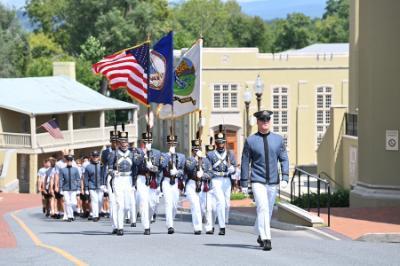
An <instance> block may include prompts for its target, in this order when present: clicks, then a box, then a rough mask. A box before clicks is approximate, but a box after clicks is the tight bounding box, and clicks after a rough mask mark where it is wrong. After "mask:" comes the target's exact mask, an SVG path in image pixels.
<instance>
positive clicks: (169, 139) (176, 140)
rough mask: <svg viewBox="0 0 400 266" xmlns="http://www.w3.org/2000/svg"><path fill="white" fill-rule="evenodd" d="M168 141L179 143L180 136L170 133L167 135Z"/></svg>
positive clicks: (169, 142)
mask: <svg viewBox="0 0 400 266" xmlns="http://www.w3.org/2000/svg"><path fill="white" fill-rule="evenodd" d="M167 143H168V144H177V143H178V137H177V136H174V135H168V136H167Z"/></svg>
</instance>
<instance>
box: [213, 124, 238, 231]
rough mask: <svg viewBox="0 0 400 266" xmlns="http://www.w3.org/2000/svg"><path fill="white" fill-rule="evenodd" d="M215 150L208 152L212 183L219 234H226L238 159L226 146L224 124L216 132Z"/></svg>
mask: <svg viewBox="0 0 400 266" xmlns="http://www.w3.org/2000/svg"><path fill="white" fill-rule="evenodd" d="M214 137H215V146H216V149H215V150H214V151H210V152H208V153H207V159H208V160H209V161H210V163H211V165H212V172H211V178H212V179H211V183H212V186H213V190H214V196H215V200H216V211H217V216H218V224H219V230H220V231H219V235H225V224H226V223H227V222H228V220H229V208H230V201H231V175H232V174H234V173H235V169H236V159H235V156H234V155H233V152H232V151H230V150H227V149H226V148H225V145H226V139H225V133H223V132H222V125H220V126H219V132H218V133H217V134H215V136H214Z"/></svg>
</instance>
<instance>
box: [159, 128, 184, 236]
mask: <svg viewBox="0 0 400 266" xmlns="http://www.w3.org/2000/svg"><path fill="white" fill-rule="evenodd" d="M167 144H168V147H169V150H168V152H165V153H162V154H161V158H160V166H161V171H162V179H161V189H162V192H163V193H164V199H165V222H166V225H167V229H168V234H173V233H174V232H175V230H174V218H175V215H176V210H177V208H178V201H179V188H178V182H179V181H180V180H183V174H184V173H183V168H184V165H185V155H183V154H182V153H177V152H176V151H175V148H176V145H177V144H178V138H177V136H174V135H168V136H167Z"/></svg>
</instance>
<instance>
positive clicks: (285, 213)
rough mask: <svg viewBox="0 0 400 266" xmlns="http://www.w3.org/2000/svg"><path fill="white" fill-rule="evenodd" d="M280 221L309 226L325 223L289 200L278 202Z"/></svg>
mask: <svg viewBox="0 0 400 266" xmlns="http://www.w3.org/2000/svg"><path fill="white" fill-rule="evenodd" d="M277 205H278V221H280V222H284V223H290V224H296V225H303V226H309V227H319V226H323V225H324V220H322V219H321V218H320V217H318V216H316V215H314V214H311V213H309V212H308V211H305V210H303V209H301V208H299V207H297V206H295V205H293V204H290V203H288V202H278V203H277Z"/></svg>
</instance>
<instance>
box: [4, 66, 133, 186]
mask: <svg viewBox="0 0 400 266" xmlns="http://www.w3.org/2000/svg"><path fill="white" fill-rule="evenodd" d="M54 75H55V76H54V77H37V78H17V79H0V190H6V191H7V190H17V191H20V192H31V193H33V192H35V191H36V178H37V176H36V174H37V171H38V169H39V168H40V167H41V164H42V161H43V159H45V158H47V157H49V156H52V155H54V154H56V153H57V152H59V151H64V150H70V151H72V152H73V153H74V154H75V155H76V156H78V157H80V156H83V155H89V153H90V152H91V151H93V150H94V149H98V150H101V149H102V148H103V147H104V145H107V144H109V136H110V134H109V132H110V131H111V130H112V129H113V127H112V126H107V125H106V112H107V111H114V110H125V111H126V112H127V113H129V119H128V122H129V123H128V124H127V125H126V130H127V131H129V134H130V138H129V141H130V142H136V141H137V109H138V107H137V106H136V105H134V104H130V103H126V102H122V101H118V100H115V99H112V98H108V97H105V96H103V95H101V94H100V93H97V92H95V91H94V90H92V89H90V88H88V87H86V86H84V85H83V84H80V83H79V82H77V81H75V64H74V63H69V62H65V63H54ZM60 75H62V76H60ZM52 118H53V119H56V120H57V122H58V124H59V127H60V130H61V132H62V134H63V137H64V138H63V139H55V138H53V137H52V136H50V134H49V133H48V132H47V131H45V130H44V129H43V128H41V127H40V125H42V124H43V123H45V122H47V121H49V120H51V119H52Z"/></svg>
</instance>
